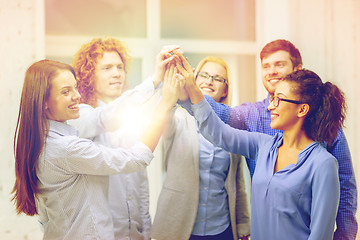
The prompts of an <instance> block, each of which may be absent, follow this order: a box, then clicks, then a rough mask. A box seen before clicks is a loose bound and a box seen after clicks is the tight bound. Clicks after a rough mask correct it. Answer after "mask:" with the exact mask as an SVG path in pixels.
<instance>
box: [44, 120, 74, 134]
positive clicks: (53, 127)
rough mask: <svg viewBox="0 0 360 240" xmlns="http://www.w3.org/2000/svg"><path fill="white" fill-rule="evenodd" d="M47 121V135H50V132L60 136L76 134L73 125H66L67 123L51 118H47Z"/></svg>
mask: <svg viewBox="0 0 360 240" xmlns="http://www.w3.org/2000/svg"><path fill="white" fill-rule="evenodd" d="M48 123H49V135H52V133H55V134H57V135H61V136H77V135H78V131H77V130H76V129H75V128H74V127H72V126H70V125H68V124H67V123H61V122H57V121H53V120H48Z"/></svg>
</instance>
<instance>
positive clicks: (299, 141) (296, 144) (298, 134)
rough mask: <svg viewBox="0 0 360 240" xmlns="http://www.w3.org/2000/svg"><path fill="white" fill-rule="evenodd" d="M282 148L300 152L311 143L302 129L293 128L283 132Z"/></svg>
mask: <svg viewBox="0 0 360 240" xmlns="http://www.w3.org/2000/svg"><path fill="white" fill-rule="evenodd" d="M283 136H284V137H283V147H285V148H293V149H299V150H302V149H304V148H305V147H306V146H308V145H309V144H310V143H312V142H313V140H312V139H310V138H309V137H308V136H307V134H306V133H305V131H304V130H303V129H301V128H300V129H299V128H293V129H291V130H287V131H284V135H283Z"/></svg>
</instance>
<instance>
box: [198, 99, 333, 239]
mask: <svg viewBox="0 0 360 240" xmlns="http://www.w3.org/2000/svg"><path fill="white" fill-rule="evenodd" d="M193 111H194V116H195V118H196V119H197V120H198V121H199V129H200V132H201V133H202V134H203V135H204V137H205V138H206V139H208V140H209V141H210V142H212V143H214V144H215V145H217V146H219V147H221V148H223V149H224V150H226V151H230V152H233V153H236V154H242V155H244V156H246V157H249V158H251V159H255V160H256V161H257V165H256V169H255V172H254V176H253V181H252V191H251V238H252V239H255V240H263V239H266V240H267V239H313V240H321V239H324V240H327V239H331V238H332V237H333V233H334V231H333V229H334V225H335V218H336V213H337V208H338V203H339V197H340V184H339V177H338V165H337V161H336V159H335V157H334V156H332V155H331V154H330V153H328V152H327V151H326V149H325V148H324V147H323V146H322V145H321V144H320V143H317V142H312V143H311V144H309V145H308V146H307V147H306V148H305V149H303V150H302V151H301V152H300V153H299V155H298V159H297V163H296V164H290V165H288V166H287V167H285V168H283V169H281V170H280V171H278V172H276V173H274V167H275V163H276V159H277V156H278V147H279V146H281V144H282V141H283V136H282V133H277V134H275V135H274V136H270V135H267V134H262V133H251V132H248V131H243V130H238V129H234V128H231V127H230V126H228V125H226V124H224V123H223V122H221V120H220V119H219V118H218V117H217V116H216V114H215V113H214V112H213V111H211V108H210V106H209V104H208V103H207V102H206V101H205V100H203V101H202V102H200V103H199V104H196V105H193Z"/></svg>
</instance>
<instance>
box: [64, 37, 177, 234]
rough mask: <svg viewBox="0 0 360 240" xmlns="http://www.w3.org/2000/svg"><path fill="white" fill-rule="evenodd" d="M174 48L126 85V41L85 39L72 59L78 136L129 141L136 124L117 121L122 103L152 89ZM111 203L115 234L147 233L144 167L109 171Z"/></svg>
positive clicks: (133, 102) (132, 102)
mask: <svg viewBox="0 0 360 240" xmlns="http://www.w3.org/2000/svg"><path fill="white" fill-rule="evenodd" d="M174 48H176V47H167V48H164V49H163V50H162V51H161V52H160V53H159V55H158V56H157V66H156V69H155V73H154V76H153V78H152V79H147V80H146V81H144V82H143V83H142V84H140V85H138V86H137V87H135V88H134V89H132V90H128V91H125V90H126V86H127V84H126V75H127V73H128V71H129V67H130V60H131V58H130V56H129V51H128V49H127V48H126V46H125V45H124V43H123V42H121V41H119V40H117V39H115V38H105V39H101V38H95V39H93V40H91V41H90V42H88V43H85V44H83V45H82V46H81V48H80V49H79V50H78V52H77V53H76V54H75V56H74V58H73V61H72V65H73V67H74V69H75V72H76V76H77V87H78V90H79V93H80V95H81V102H82V104H81V105H80V118H79V119H76V120H72V121H70V122H69V123H70V124H71V125H73V126H75V127H76V128H77V129H78V130H79V134H80V137H85V138H89V139H92V140H94V141H95V142H98V143H101V144H103V145H106V146H110V147H115V146H121V147H125V148H126V147H128V146H130V145H131V143H132V142H133V140H135V139H136V135H137V134H136V133H135V132H137V133H138V131H137V130H138V129H126V131H124V129H123V128H124V127H123V128H121V126H119V123H120V120H119V115H120V113H122V112H124V110H125V109H129V108H130V109H134V108H138V107H140V106H141V105H143V104H144V103H145V102H146V101H147V100H148V99H149V98H150V97H151V96H152V95H153V94H154V90H155V88H156V87H157V86H158V85H159V83H160V82H161V81H162V79H163V77H164V71H165V70H164V69H165V65H166V64H167V63H168V62H170V61H171V60H172V57H171V55H170V53H169V52H170V51H172V50H173V49H174ZM135 128H136V127H135ZM137 128H140V127H139V126H137ZM132 131H134V133H132ZM124 132H125V133H126V134H124ZM124 135H125V136H124ZM120 136H121V137H120ZM109 206H110V211H111V214H112V217H113V223H114V232H115V239H136V240H137V239H140V240H142V239H149V234H150V228H151V218H150V214H149V186H148V178H147V172H146V170H143V171H140V172H135V173H128V174H118V175H113V176H110V180H109Z"/></svg>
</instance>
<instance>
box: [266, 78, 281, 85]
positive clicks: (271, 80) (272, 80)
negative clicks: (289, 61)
mask: <svg viewBox="0 0 360 240" xmlns="http://www.w3.org/2000/svg"><path fill="white" fill-rule="evenodd" d="M281 80H282V78H270V79H268V82H269V83H270V84H276V83H278V82H280V81H281Z"/></svg>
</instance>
